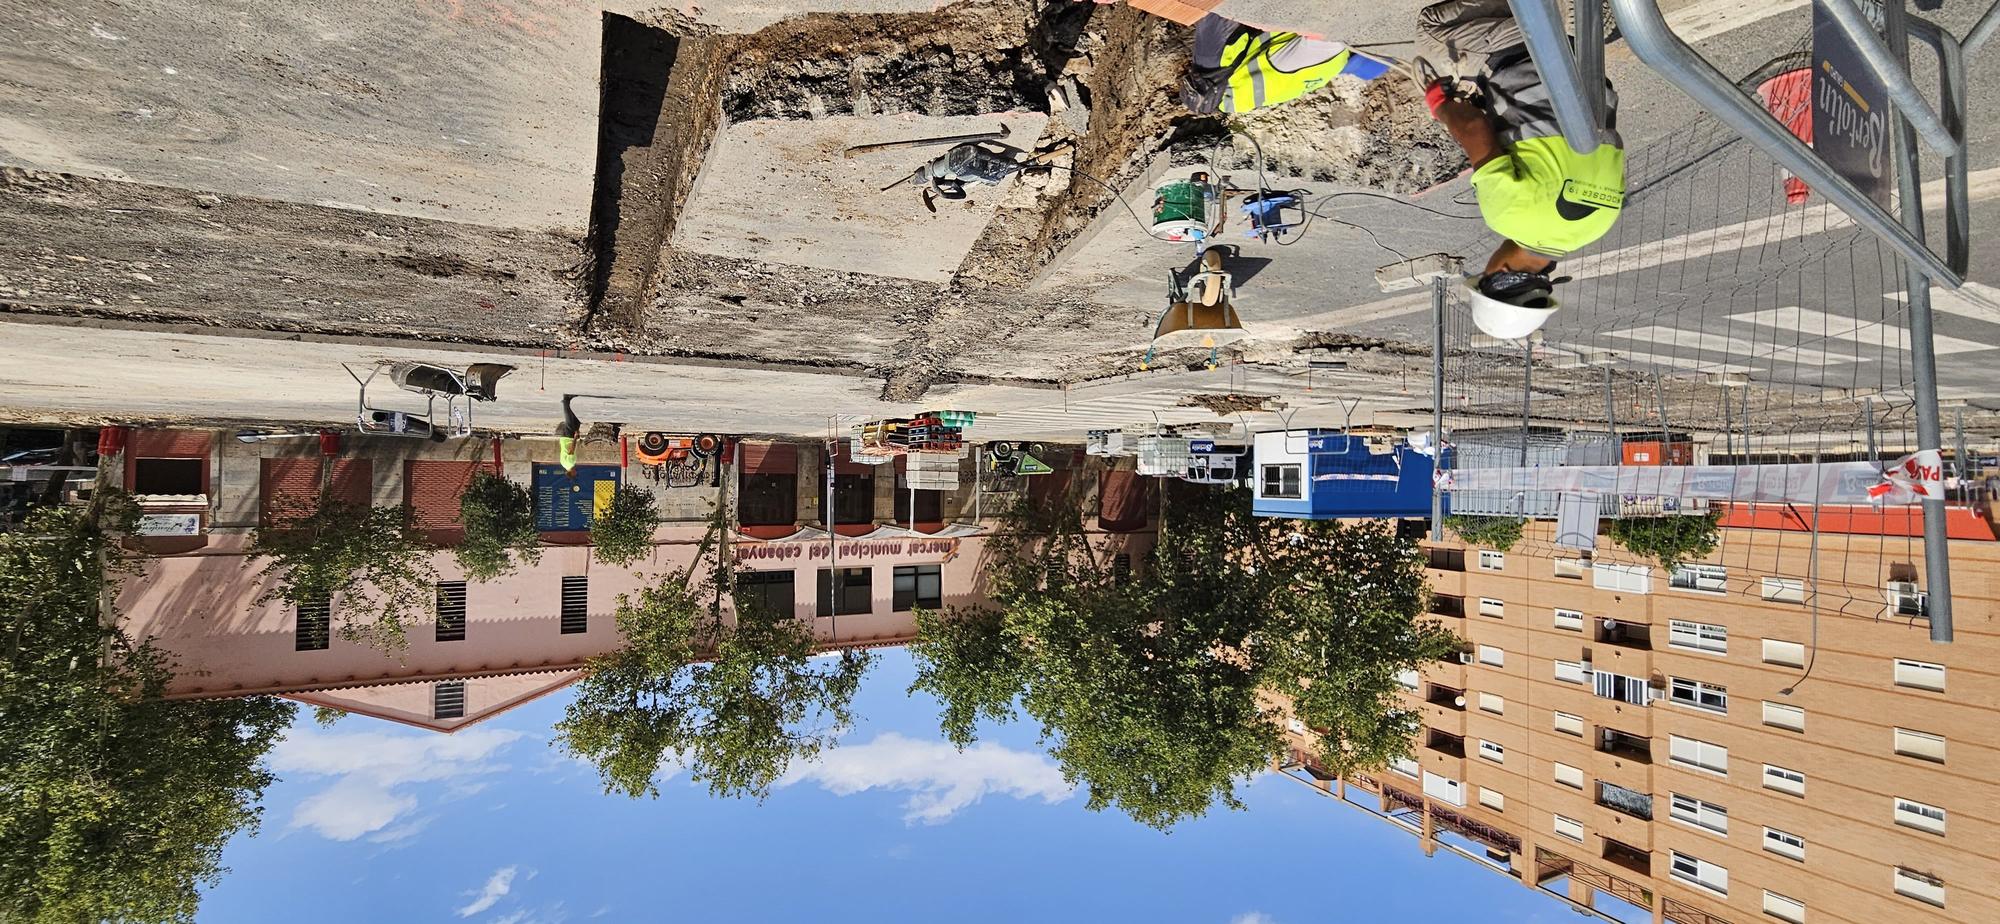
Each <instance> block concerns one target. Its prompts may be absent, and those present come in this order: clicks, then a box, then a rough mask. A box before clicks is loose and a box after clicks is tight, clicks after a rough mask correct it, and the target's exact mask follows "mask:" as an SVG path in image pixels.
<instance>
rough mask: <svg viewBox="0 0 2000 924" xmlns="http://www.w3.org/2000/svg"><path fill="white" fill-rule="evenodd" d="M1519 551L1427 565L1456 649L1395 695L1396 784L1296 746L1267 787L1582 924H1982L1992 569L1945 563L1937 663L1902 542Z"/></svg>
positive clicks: (1991, 791) (1527, 545) (1966, 547)
mask: <svg viewBox="0 0 2000 924" xmlns="http://www.w3.org/2000/svg"><path fill="white" fill-rule="evenodd" d="M1528 529H1529V531H1528V535H1527V536H1526V537H1525V538H1524V540H1523V541H1522V543H1521V544H1520V545H1519V546H1517V547H1516V548H1517V549H1528V550H1530V551H1529V552H1528V553H1526V554H1523V553H1522V552H1519V551H1511V552H1507V553H1501V552H1496V551H1493V550H1490V549H1478V548H1467V547H1464V546H1462V545H1459V544H1456V543H1453V542H1449V541H1447V542H1441V543H1427V545H1428V546H1429V555H1430V570H1429V576H1430V580H1431V584H1432V586H1433V589H1434V591H1435V594H1436V597H1435V603H1434V606H1433V609H1434V610H1436V611H1437V613H1438V615H1439V617H1440V618H1442V619H1443V620H1444V621H1445V622H1446V623H1447V624H1448V625H1449V626H1450V627H1451V628H1452V629H1453V630H1454V631H1456V632H1458V633H1459V634H1460V635H1461V636H1463V637H1464V638H1465V639H1466V640H1467V649H1466V651H1465V652H1464V654H1463V656H1462V657H1461V658H1459V659H1458V661H1457V662H1456V663H1443V664H1438V665H1433V666H1430V667H1427V668H1425V669H1424V670H1422V671H1421V672H1410V673H1408V674H1406V675H1405V676H1404V677H1403V678H1402V681H1403V685H1404V687H1405V689H1406V692H1405V693H1404V694H1403V695H1404V696H1405V698H1406V699H1407V702H1408V704H1409V705H1410V707H1411V708H1413V709H1416V710H1418V711H1420V713H1421V714H1422V717H1423V729H1422V730H1421V731H1420V733H1419V736H1418V740H1417V741H1416V742H1415V748H1414V752H1413V756H1412V757H1411V758H1410V759H1408V760H1403V761H1398V762H1397V764H1396V765H1395V766H1392V767H1389V768H1386V769H1384V770H1381V771H1379V772H1375V773H1370V774H1357V775H1354V776H1352V777H1350V778H1347V779H1334V778H1332V777H1331V776H1330V775H1329V774H1326V773H1325V772H1323V771H1321V770H1319V769H1318V768H1316V767H1315V766H1314V762H1313V760H1312V759H1311V757H1310V754H1311V748H1310V740H1311V739H1310V736H1309V732H1308V730H1306V729H1304V728H1301V727H1299V726H1298V725H1297V724H1296V723H1294V724H1293V726H1292V732H1293V733H1294V736H1295V741H1294V744H1295V748H1294V751H1293V755H1292V759H1291V762H1290V766H1288V767H1287V768H1285V769H1286V770H1287V771H1288V772H1289V773H1291V774H1293V775H1294V776H1295V777H1297V778H1300V779H1302V780H1305V781H1307V782H1310V783H1311V784H1313V785H1314V786H1316V787H1317V788H1319V789H1321V790H1322V791H1324V792H1326V793H1327V794H1328V795H1332V796H1335V797H1339V798H1341V799H1343V800H1345V801H1347V802H1349V803H1351V804H1353V805H1357V806H1359V807H1361V808H1363V809H1366V810H1368V811H1371V812H1375V813H1377V814H1379V815H1381V816H1382V817H1384V818H1385V819H1386V820H1388V821H1390V822H1392V823H1395V824H1398V825H1400V826H1402V827H1404V828H1406V829H1407V830H1409V831H1411V832H1412V833H1413V834H1415V835H1416V836H1417V837H1418V839H1419V843H1420V844H1421V845H1422V847H1423V849H1424V850H1425V852H1426V853H1431V852H1434V851H1436V850H1438V849H1440V848H1443V849H1446V850H1448V851H1449V852H1454V853H1459V854H1462V855H1464V856H1465V857H1467V858H1469V859H1471V860H1473V861H1474V862H1477V863H1480V864H1482V865H1485V866H1488V867H1490V868H1492V869H1494V870H1497V871H1499V872H1501V873H1502V874H1505V875H1508V876H1511V877H1514V878H1516V879H1518V880H1520V881H1521V882H1522V883H1523V884H1524V885H1527V886H1529V887H1532V888H1537V889H1540V890H1543V891H1545V892H1548V893H1550V894H1551V895H1552V896H1554V897H1555V898H1556V899H1557V900H1560V901H1563V902H1566V903H1568V904H1570V905H1571V906H1572V907H1574V908H1576V909H1577V910H1580V911H1588V912H1590V913H1594V914H1597V915H1598V916H1600V917H1603V918H1606V919H1615V920H1622V921H1643V920H1647V919H1648V918H1650V919H1651V920H1653V921H1677V922H1682V924H1723V922H1736V924H1742V922H1752V921H1772V920H1776V921H1784V922H1791V924H1802V922H1807V921H1810V922H1813V924H1822V922H1856V924H1862V922H1865V924H1882V922H1890V921H1897V922H1900V921H1964V922H1990V921H2000V827H1996V816H2000V749H1996V746H1995V745H1996V733H2000V668H1996V667H1995V665H1996V664H2000V628H1997V627H1996V625H1995V622H1994V620H1995V616H1996V615H2000V543H1996V542H1994V541H1991V539H1990V538H1989V539H1986V540H1985V541H1980V540H1972V539H1967V540H1954V541H1953V543H1952V547H1951V554H1952V563H1953V569H1952V570H1953V600H1954V603H1955V607H1956V616H1957V618H1956V623H1957V626H1956V629H1957V633H1956V634H1957V640H1956V641H1955V642H1952V643H1949V644H1936V643H1933V642H1931V641H1930V640H1929V633H1928V625H1927V623H1926V622H1925V619H1924V614H1925V611H1926V607H1927V598H1926V597H1925V596H1924V592H1923V589H1922V588H1921V587H1920V586H1919V582H1920V580H1921V577H1920V576H1921V575H1922V574H1923V573H1924V572H1923V562H1922V560H1921V552H1922V546H1921V543H1920V542H1913V541H1912V540H1910V539H1909V538H1907V537H1906V536H1868V535H1854V534H1848V535H1841V536H1838V537H1823V538H1827V539H1828V540H1829V541H1826V542H1823V543H1822V544H1821V546H1820V549H1819V551H1820V562H1819V567H1818V569H1817V571H1816V572H1815V570H1814V568H1813V567H1812V564H1811V555H1812V549H1813V545H1812V544H1811V543H1810V538H1811V537H1810V536H1809V535H1807V534H1804V533H1799V532H1792V533H1789V534H1781V532H1780V531H1777V530H1739V529H1726V530H1725V531H1724V532H1725V536H1724V540H1723V542H1722V545H1721V550H1720V551H1719V552H1718V553H1717V554H1715V555H1712V556H1710V558H1709V560H1707V561H1704V562H1700V563H1694V564H1690V565H1688V566H1684V567H1682V568H1679V569H1677V570H1675V571H1674V572H1672V573H1666V572H1663V571H1662V569H1660V568H1658V567H1657V566H1653V565H1649V564H1646V563H1642V562H1639V561H1637V560H1635V559H1632V558H1630V557H1629V556H1626V557H1620V555H1621V554H1622V552H1620V551H1619V550H1612V551H1610V552H1605V551H1600V552H1599V553H1598V554H1597V555H1596V557H1595V559H1594V560H1591V559H1585V558H1574V557H1572V558H1563V557H1555V556H1554V555H1553V554H1552V553H1553V552H1554V545H1553V543H1551V542H1550V541H1549V539H1550V533H1551V524H1548V523H1530V524H1529V527H1528ZM1989 535H1990V533H1989ZM1567 554H1575V553H1567ZM1815 574H1817V575H1818V578H1817V580H1814V579H1812V577H1810V576H1812V575H1815Z"/></svg>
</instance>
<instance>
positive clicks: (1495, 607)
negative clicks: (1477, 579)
mask: <svg viewBox="0 0 2000 924" xmlns="http://www.w3.org/2000/svg"><path fill="white" fill-rule="evenodd" d="M1489 603H1490V604H1492V607H1491V608H1490V609H1489V608H1488V607H1487V604H1489ZM1479 615H1481V616H1491V617H1494V618H1495V619H1505V618H1506V617H1507V601H1505V600H1501V599H1499V598H1497V597H1480V598H1479Z"/></svg>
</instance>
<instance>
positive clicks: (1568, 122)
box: [1507, 0, 1604, 154]
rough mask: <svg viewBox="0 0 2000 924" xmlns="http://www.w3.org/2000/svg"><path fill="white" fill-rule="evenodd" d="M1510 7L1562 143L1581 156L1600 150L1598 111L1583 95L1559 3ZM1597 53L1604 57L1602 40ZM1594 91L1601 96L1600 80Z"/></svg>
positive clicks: (1523, 1) (1512, 2)
mask: <svg viewBox="0 0 2000 924" xmlns="http://www.w3.org/2000/svg"><path fill="white" fill-rule="evenodd" d="M1507 5H1508V6H1509V7H1512V8H1513V10H1514V22H1515V23H1516V24H1517V25H1519V26H1520V27H1521V37H1522V38H1523V39H1524V40H1525V41H1526V42H1527V45H1528V56H1529V57H1530V58H1533V59H1534V62H1535V70H1536V72H1538V73H1540V74H1541V75H1542V83H1543V84H1544V85H1546V86H1547V87H1548V89H1549V102H1550V103H1551V104H1553V105H1554V106H1555V110H1556V124H1558V125H1561V126H1562V133H1563V140H1564V141H1566V142H1568V143H1569V146H1570V148H1571V149H1572V150H1574V151H1576V152H1577V153H1578V154H1588V153H1590V152H1592V151H1595V150H1597V119H1596V117H1595V109H1594V107H1593V106H1592V105H1591V103H1590V100H1589V98H1587V97H1586V96H1585V95H1584V82H1583V75H1582V74H1580V73H1578V71H1577V65H1576V56H1575V55H1574V54H1572V53H1571V51H1570V45H1569V35H1568V33H1566V32H1564V31H1563V18H1562V12H1561V10H1559V9H1558V8H1557V7H1556V0H1507ZM1598 53H1599V54H1600V55H1602V54H1603V43H1602V40H1601V39H1600V41H1599V44H1598ZM1591 92H1593V93H1598V94H1602V93H1603V92H1604V87H1603V83H1602V82H1601V81H1600V82H1599V84H1598V85H1597V86H1595V87H1592V88H1591Z"/></svg>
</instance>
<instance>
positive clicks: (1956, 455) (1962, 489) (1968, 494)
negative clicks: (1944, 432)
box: [1952, 408, 1972, 501]
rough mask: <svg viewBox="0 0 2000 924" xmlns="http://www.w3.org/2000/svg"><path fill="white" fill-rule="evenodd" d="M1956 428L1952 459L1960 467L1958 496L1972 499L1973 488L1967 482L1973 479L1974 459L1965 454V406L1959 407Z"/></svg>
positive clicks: (1962, 498)
mask: <svg viewBox="0 0 2000 924" xmlns="http://www.w3.org/2000/svg"><path fill="white" fill-rule="evenodd" d="M1955 429H1956V430H1957V431H1958V433H1957V434H1956V436H1957V438H1956V439H1955V440H1953V442H1954V443H1955V444H1956V445H1954V446H1953V447H1952V461H1953V462H1955V463H1957V464H1956V465H1954V466H1953V467H1954V468H1956V469H1958V496H1959V499H1960V500H1964V501H1970V500H1971V499H1972V490H1971V488H1969V487H1968V486H1967V484H1966V483H1967V482H1968V481H1970V480H1971V479H1972V460H1971V458H1970V457H1969V456H1967V455H1966V454H1965V408H1959V409H1958V424H1957V426H1956V427H1955Z"/></svg>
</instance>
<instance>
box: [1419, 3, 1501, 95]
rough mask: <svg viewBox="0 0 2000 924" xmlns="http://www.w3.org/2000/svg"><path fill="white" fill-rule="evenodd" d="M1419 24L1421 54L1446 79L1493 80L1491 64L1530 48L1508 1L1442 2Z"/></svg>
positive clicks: (1429, 8)
mask: <svg viewBox="0 0 2000 924" xmlns="http://www.w3.org/2000/svg"><path fill="white" fill-rule="evenodd" d="M1417 24H1418V32H1419V38H1418V39H1417V53H1418V54H1421V55H1423V56H1424V58H1425V59H1426V60H1428V61H1430V62H1431V66H1433V67H1435V68H1437V69H1438V73H1439V74H1441V75H1444V76H1450V77H1458V78H1462V79H1471V78H1474V77H1484V76H1489V75H1490V74H1491V70H1490V69H1489V67H1488V61H1489V60H1491V59H1493V58H1494V57H1496V56H1502V53H1503V52H1504V53H1506V54H1505V55H1504V56H1505V57H1512V56H1514V55H1517V54H1519V53H1520V49H1521V48H1522V47H1523V46H1524V45H1525V44H1526V39H1524V38H1522V37H1521V27H1520V25H1519V24H1518V23H1516V22H1514V12H1513V10H1511V9H1509V8H1508V6H1507V0H1442V2H1439V3H1433V4H1431V5H1430V6H1427V7H1424V9H1423V12H1422V13H1419V14H1418V15H1417Z"/></svg>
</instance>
